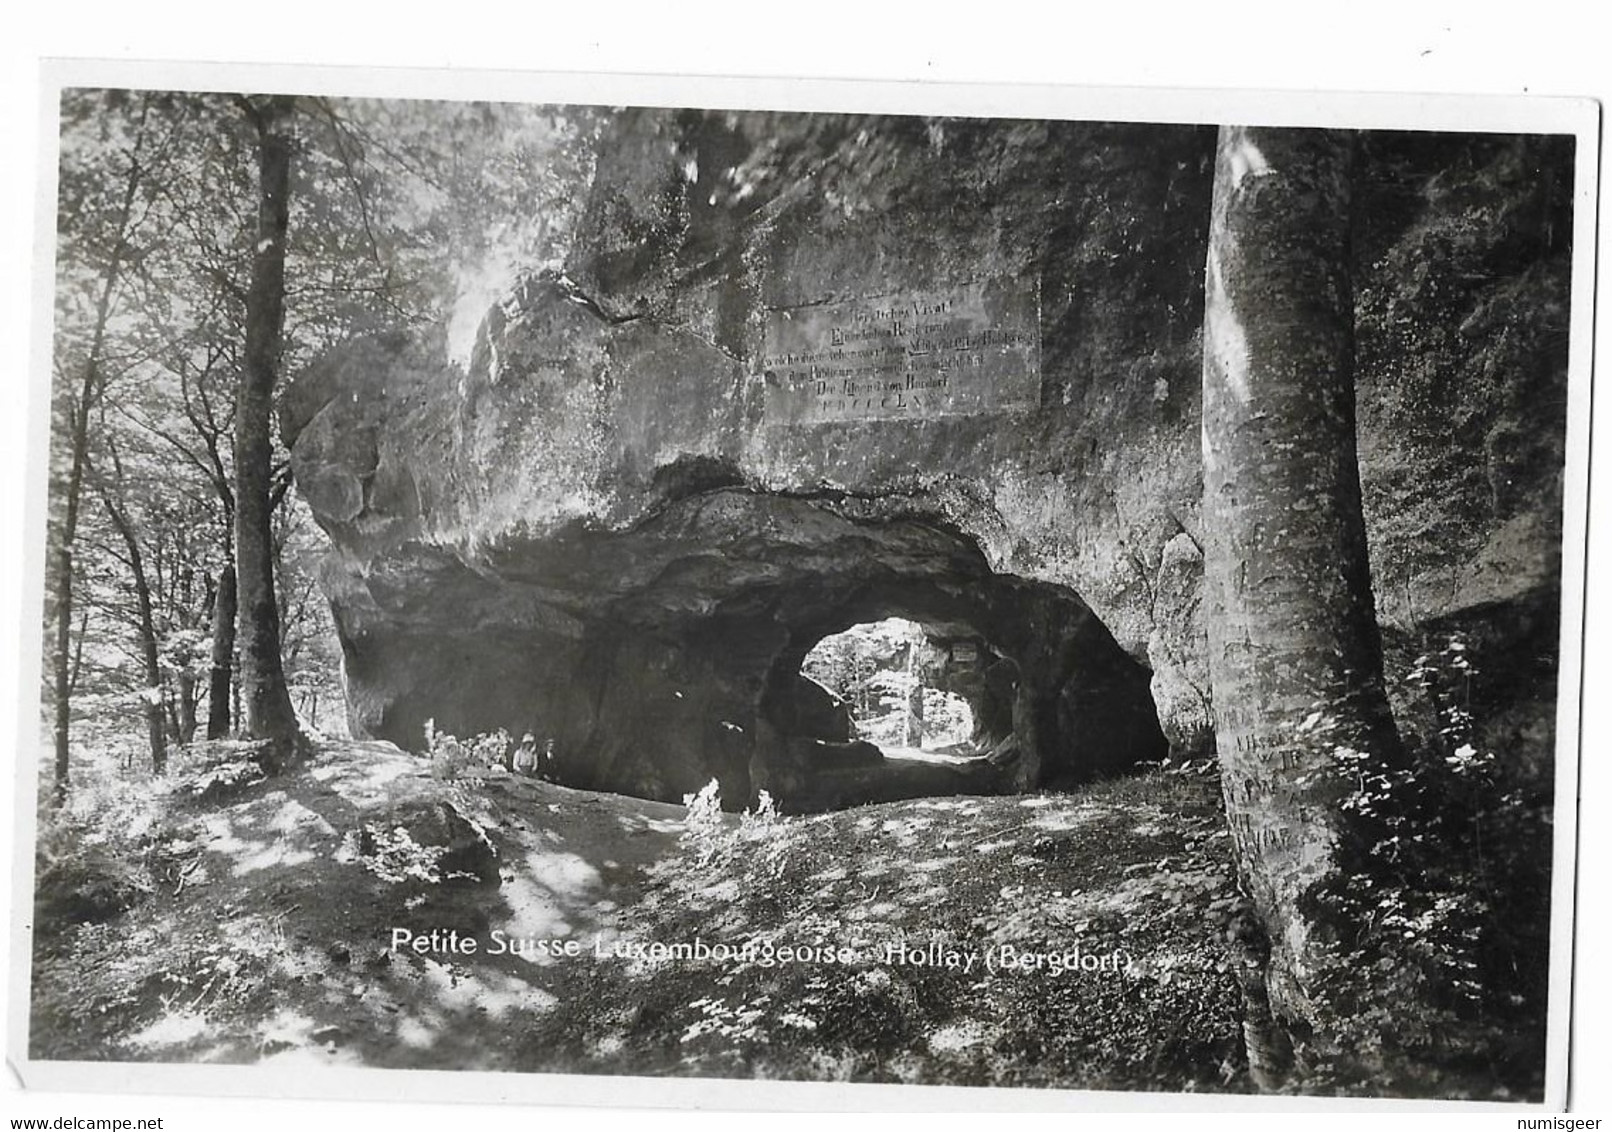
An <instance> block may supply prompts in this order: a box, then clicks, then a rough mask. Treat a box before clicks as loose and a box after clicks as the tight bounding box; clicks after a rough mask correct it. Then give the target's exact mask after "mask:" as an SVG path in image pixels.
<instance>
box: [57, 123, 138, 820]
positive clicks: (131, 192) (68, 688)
mask: <svg viewBox="0 0 1612 1132" xmlns="http://www.w3.org/2000/svg"><path fill="white" fill-rule="evenodd" d="M141 125H142V128H143V126H144V119H143V118H142V120H141ZM143 175H144V173H143V171H142V169H141V167H140V165H139V164H138V162H137V161H136V162H132V163H131V165H130V168H129V177H128V182H127V183H126V185H125V186H124V191H123V200H122V205H121V211H120V214H119V217H118V225H117V236H116V241H115V243H114V245H113V247H112V252H111V256H110V258H109V260H108V262H107V267H106V274H105V275H104V276H103V277H102V280H101V289H100V292H99V294H98V295H97V296H96V306H95V325H94V328H93V329H92V331H91V336H90V346H89V352H88V355H87V356H86V357H85V359H84V368H83V372H82V375H81V379H80V381H79V386H78V394H77V397H76V399H75V400H74V401H73V402H72V405H71V408H70V420H69V433H70V440H69V444H70V447H71V455H70V456H69V460H68V469H67V480H66V484H65V486H64V487H63V490H62V497H61V508H62V511H61V525H60V527H59V528H58V530H57V532H56V542H55V545H54V547H53V548H52V550H53V552H52V554H51V563H50V608H49V609H48V610H47V614H46V616H47V619H48V620H49V621H51V622H52V623H53V624H54V629H55V633H54V637H53V640H52V642H51V657H50V664H51V690H52V696H53V699H54V703H53V705H52V707H53V710H54V720H53V722H54V728H53V732H54V734H53V739H54V744H55V756H56V758H55V762H56V766H55V770H56V792H55V793H56V802H57V804H58V805H60V804H61V803H63V802H65V801H66V800H67V793H68V789H69V785H70V779H71V774H72V771H71V757H70V752H71V748H72V719H73V667H74V665H73V581H74V573H75V564H74V559H73V546H74V543H75V542H76V541H77V540H78V514H79V507H80V505H81V501H82V499H83V494H84V468H85V464H86V462H87V460H88V458H89V435H90V415H91V409H92V408H93V407H94V405H95V402H96V399H97V398H99V397H100V395H101V385H102V381H101V361H102V355H103V353H104V351H105V349H106V331H107V323H108V322H109V321H110V319H111V316H112V298H113V296H114V295H115V294H116V293H117V288H118V282H119V280H120V279H121V277H122V270H123V257H124V254H125V251H126V248H125V244H124V241H125V239H126V229H127V228H128V225H129V216H130V214H131V213H132V211H133V208H134V198H135V193H136V192H137V191H138V188H139V184H140V179H141V177H142V176H143Z"/></svg>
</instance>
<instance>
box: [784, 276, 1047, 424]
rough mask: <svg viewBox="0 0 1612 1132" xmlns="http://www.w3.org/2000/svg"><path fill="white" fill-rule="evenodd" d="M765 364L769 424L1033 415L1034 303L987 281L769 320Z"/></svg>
mask: <svg viewBox="0 0 1612 1132" xmlns="http://www.w3.org/2000/svg"><path fill="white" fill-rule="evenodd" d="M762 367H763V371H764V374H765V378H766V420H767V423H768V424H818V423H822V422H825V421H858V420H900V419H906V418H920V417H946V416H960V415H964V414H968V413H986V412H1003V411H1008V410H1013V409H1033V408H1035V407H1036V406H1037V405H1038V404H1040V398H1041V311H1040V301H1039V296H1038V295H1037V294H1036V291H1035V288H1034V287H1033V286H1032V285H1027V284H1025V283H1022V282H1020V281H1018V280H1013V279H993V280H984V281H980V282H974V283H964V284H959V285H956V286H953V287H948V288H944V289H937V290H933V291H907V292H902V293H899V294H894V295H885V296H881V297H878V298H871V299H857V300H852V301H847V302H838V303H823V304H820V305H817V306H807V307H794V308H791V309H788V310H778V311H773V312H771V313H770V314H769V315H768V318H767V338H766V343H765V346H764V348H763V353H762Z"/></svg>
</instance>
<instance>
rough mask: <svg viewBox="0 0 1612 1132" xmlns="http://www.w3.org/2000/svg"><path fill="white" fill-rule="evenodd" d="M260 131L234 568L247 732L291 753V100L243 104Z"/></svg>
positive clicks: (238, 429) (240, 403)
mask: <svg viewBox="0 0 1612 1132" xmlns="http://www.w3.org/2000/svg"><path fill="white" fill-rule="evenodd" d="M243 101H244V104H245V112H246V114H247V116H248V118H249V120H250V121H251V122H252V125H253V126H254V128H255V129H256V131H257V148H258V176H259V194H258V231H257V237H258V238H257V245H256V247H255V249H254V254H253V256H252V282H251V288H250V290H249V291H248V293H247V301H246V342H245V351H244V358H243V363H244V365H243V373H242V374H241V382H240V387H239V389H238V391H237V396H236V411H235V563H236V585H237V589H238V596H239V610H238V618H237V620H238V628H237V632H238V634H239V640H240V648H241V671H240V690H241V701H242V713H241V714H242V717H243V718H242V719H241V720H240V724H241V728H242V730H243V732H244V733H245V734H246V735H247V736H249V737H250V738H253V739H268V740H271V741H273V742H274V743H275V745H276V746H277V747H281V748H282V749H283V750H285V751H287V752H289V750H290V748H291V747H292V746H293V745H294V743H295V741H296V738H297V718H296V713H295V712H294V711H293V710H292V707H291V697H290V695H289V694H288V693H287V690H286V683H285V671H284V667H283V663H282V660H281V655H280V613H279V607H278V604H277V602H276V600H275V586H274V539H273V533H272V530H271V517H272V513H273V504H272V502H271V500H270V490H271V482H270V481H271V456H272V446H271V437H270V419H271V418H270V409H271V406H272V403H273V396H274V386H275V382H276V380H277V379H278V377H279V369H280V345H281V332H282V329H283V325H284V321H285V254H286V230H287V228H288V226H289V222H290V196H291V156H292V148H293V139H292V137H291V133H290V119H291V113H292V100H291V99H290V98H286V97H279V96H277V97H271V98H264V99H257V100H243Z"/></svg>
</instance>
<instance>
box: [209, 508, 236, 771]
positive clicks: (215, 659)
mask: <svg viewBox="0 0 1612 1132" xmlns="http://www.w3.org/2000/svg"><path fill="white" fill-rule="evenodd" d="M231 541H233V540H231ZM233 552H234V551H233V548H231V553H233ZM235 604H236V602H235V564H234V563H233V562H226V563H225V564H224V568H223V569H222V570H220V571H219V572H218V591H217V593H215V594H214V596H213V655H212V668H211V670H210V671H209V673H208V686H207V737H208V738H209V739H222V738H224V737H225V736H226V735H228V734H229V730H230V726H231V718H232V717H231V713H230V707H231V704H230V690H231V685H233V684H234V679H233V677H234V673H235Z"/></svg>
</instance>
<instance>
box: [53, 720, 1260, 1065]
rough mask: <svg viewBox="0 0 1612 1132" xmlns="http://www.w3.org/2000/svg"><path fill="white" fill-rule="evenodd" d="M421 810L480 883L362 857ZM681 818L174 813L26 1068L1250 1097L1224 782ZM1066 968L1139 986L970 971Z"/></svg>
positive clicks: (349, 800)
mask: <svg viewBox="0 0 1612 1132" xmlns="http://www.w3.org/2000/svg"><path fill="white" fill-rule="evenodd" d="M439 803H446V804H448V805H451V806H452V807H453V808H454V810H455V812H456V813H458V814H459V815H462V817H463V818H464V819H466V820H467V821H468V822H470V823H473V825H474V827H475V828H476V829H478V830H479V831H481V833H482V834H484V835H485V837H486V839H487V840H488V842H490V844H491V845H492V846H493V847H494V848H495V849H496V852H497V858H496V864H497V883H493V881H492V877H491V876H490V875H487V876H482V877H479V878H478V877H477V876H475V875H470V874H465V875H449V876H433V875H430V872H429V870H425V871H424V872H423V873H422V872H418V871H415V872H411V871H410V870H411V869H413V868H415V866H417V865H418V862H417V861H415V860H413V859H412V858H406V857H399V858H398V859H396V860H394V861H392V862H390V866H389V867H381V865H380V864H379V863H378V862H377V860H376V859H375V858H374V856H373V855H372V856H370V857H366V856H365V849H364V846H365V844H369V845H370V846H371V851H372V852H373V845H374V844H379V843H381V842H386V843H387V844H392V842H387V841H386V838H387V836H388V831H387V826H388V824H389V823H391V822H393V821H394V820H397V819H396V815H397V814H400V813H404V812H418V811H419V809H420V807H421V806H436V805H438V804H439ZM685 817H686V811H685V810H684V808H683V807H681V806H672V805H665V804H660V803H652V802H644V801H640V800H637V799H630V798H624V797H618V796H613V795H605V794H593V793H588V792H583V791H575V790H569V789H566V788H563V787H558V786H553V785H550V784H547V783H543V782H539V781H535V780H531V779H517V778H513V777H511V776H509V775H506V774H501V773H491V772H489V773H487V774H485V775H483V776H481V777H463V778H456V779H454V780H451V781H448V780H443V779H440V778H436V777H433V776H432V774H431V771H430V766H429V764H428V763H426V762H425V761H423V760H420V759H416V758H412V757H410V756H408V755H405V754H403V753H402V752H400V751H398V750H397V749H396V748H393V747H390V746H389V745H386V744H373V743H351V744H343V745H339V746H336V747H334V748H332V749H330V750H327V751H326V752H324V753H323V754H322V755H321V757H320V758H319V759H317V760H316V761H315V762H313V763H312V764H310V765H308V766H306V767H304V768H302V769H301V770H300V771H298V772H297V773H294V774H291V775H287V776H284V777H282V778H279V779H275V780H272V781H269V782H265V783H260V784H258V785H257V786H255V787H253V788H252V789H251V790H249V791H247V792H246V793H244V794H243V795H241V796H240V797H239V798H238V799H237V800H236V801H234V802H232V803H230V804H227V805H222V806H211V807H202V806H199V805H197V804H196V803H194V802H185V801H183V800H177V801H175V803H174V804H173V806H172V813H171V814H170V821H171V823H172V825H173V829H174V836H175V838H176V840H175V841H174V842H173V844H175V845H188V846H190V847H191V851H190V853H189V855H188V856H187V857H186V858H185V861H184V863H183V865H182V867H181V868H180V869H179V870H178V872H177V873H176V874H175V875H176V876H177V877H178V879H177V881H176V882H175V883H173V884H165V885H163V886H160V887H158V888H157V889H156V890H155V891H153V892H152V893H151V894H150V895H149V897H148V898H147V899H146V900H144V901H143V902H142V903H140V904H139V905H138V906H136V907H135V908H134V909H132V910H131V911H129V912H128V913H126V914H125V915H124V916H123V917H121V918H120V919H119V920H118V921H117V922H115V923H114V924H111V925H82V926H80V927H79V928H75V929H73V930H72V931H70V932H67V933H64V935H63V936H62V937H61V938H59V939H57V940H55V941H54V943H52V944H51V945H50V946H46V947H43V948H42V950H41V955H40V961H39V963H38V964H37V967H36V976H37V977H38V985H39V986H40V987H41V993H40V994H38V995H36V1002H35V1013H34V1031H33V1051H34V1054H35V1056H38V1057H75V1058H93V1059H127V1060H162V1061H185V1062H193V1061H224V1062H272V1063H276V1064H279V1063H286V1062H290V1063H294V1064H307V1065H310V1066H312V1065H327V1064H332V1065H369V1066H397V1067H418V1068H433V1069H482V1070H520V1071H544V1070H548V1071H569V1072H591V1073H635V1074H643V1073H651V1074H653V1073H677V1074H708V1075H711V1074H714V1075H736V1076H780V1077H800V1078H831V1079H835V1078H845V1079H859V1080H862V1079H865V1080H886V1081H911V1082H921V1083H976V1084H1040V1085H1062V1086H1071V1087H1072V1086H1090V1087H1131V1088H1136V1087H1149V1088H1152V1087H1158V1088H1186V1087H1191V1088H1201V1087H1221V1088H1223V1087H1227V1085H1228V1084H1230V1085H1231V1086H1232V1087H1236V1083H1237V1079H1238V1078H1237V1074H1238V1072H1239V1070H1238V1067H1237V1061H1236V1049H1237V1042H1236V1040H1235V1038H1236V1010H1235V1002H1234V992H1233V988H1232V984H1231V983H1230V980H1229V977H1228V976H1226V975H1225V972H1224V964H1223V959H1222V957H1221V955H1220V952H1219V950H1218V944H1217V943H1216V941H1215V936H1214V930H1213V928H1212V924H1213V921H1214V917H1215V915H1216V913H1217V910H1218V909H1221V908H1223V907H1224V905H1225V904H1226V903H1227V902H1228V901H1229V899H1230V889H1229V868H1228V866H1227V862H1226V859H1225V848H1224V841H1223V838H1224V833H1223V831H1221V829H1220V827H1221V825H1222V824H1223V823H1222V822H1221V819H1220V817H1219V814H1218V812H1217V810H1216V808H1215V804H1214V792H1213V790H1212V784H1208V786H1205V784H1201V783H1198V784H1187V785H1186V786H1185V787H1183V786H1182V785H1181V784H1179V783H1177V782H1174V781H1171V780H1167V779H1163V778H1160V779H1159V780H1158V781H1157V782H1155V784H1154V785H1153V786H1152V787H1150V788H1148V789H1144V790H1143V791H1142V792H1141V793H1140V794H1136V795H1134V796H1128V795H1126V793H1125V792H1124V791H1123V790H1118V789H1112V790H1105V789H1104V788H1097V789H1095V790H1093V791H1090V792H1087V793H1085V794H1083V795H1080V796H1063V795H1048V796H1035V797H1009V798H985V797H951V798H920V799H915V800H911V801H907V802H898V803H890V804H885V805H878V806H867V807H861V808H858V809H854V810H849V811H843V812H839V813H833V814H822V815H817V816H813V817H808V818H771V819H767V820H761V819H755V818H750V819H745V820H744V821H741V820H740V819H739V818H737V817H736V816H735V815H731V814H729V815H720V816H718V817H717V818H716V820H715V821H714V823H712V824H709V825H707V826H706V827H704V829H703V831H701V832H698V833H697V834H696V833H694V832H692V831H691V826H690V824H689V823H688V822H686V821H685ZM365 838H368V842H366V841H365ZM467 941H470V942H473V943H474V950H471V948H470V942H467ZM656 945H659V946H661V947H663V948H666V949H670V948H673V947H677V946H682V947H684V948H685V949H686V950H685V951H684V952H683V953H682V954H671V953H670V952H669V951H667V952H662V953H657V952H655V951H653V950H651V948H652V947H654V946H656ZM696 945H697V946H699V947H703V948H705V949H706V951H705V952H704V953H701V952H699V951H697V950H694V949H695V947H696ZM718 945H720V946H723V947H726V948H729V949H731V953H730V954H725V955H720V956H718V955H713V953H712V952H711V951H710V949H711V948H713V947H716V946H718ZM803 947H804V948H808V949H811V952H812V954H813V956H815V958H813V959H812V960H811V961H807V962H803V961H794V960H791V961H787V962H777V961H775V954H776V949H779V948H796V949H799V948H803ZM567 948H569V951H567ZM746 949H748V950H746ZM758 949H759V950H758ZM1004 949H1006V950H1004ZM1080 950H1084V951H1085V952H1087V953H1091V954H1103V955H1107V954H1112V953H1116V952H1123V953H1124V954H1125V957H1126V959H1125V964H1124V967H1123V970H1121V969H1119V968H1115V969H1112V970H1107V971H1105V972H1103V973H1102V974H1101V975H1100V976H1099V975H1097V974H1095V973H1090V972H1087V973H1082V972H1080V971H1078V970H1059V971H1052V970H1049V969H1048V968H1047V966H1046V963H1047V960H1046V959H1042V960H1040V961H1039V963H1040V965H1039V966H1038V967H1036V968H1035V969H1031V968H1028V967H1026V968H1023V969H1020V968H1019V967H1015V966H1012V965H1008V966H1002V965H1001V964H1000V963H997V964H996V965H994V966H993V965H992V964H991V963H989V962H987V960H988V958H994V959H997V960H999V959H1001V958H1002V957H1003V956H1008V955H1041V956H1044V957H1045V956H1058V957H1059V958H1058V959H1057V962H1059V963H1063V962H1065V961H1066V960H1067V959H1068V958H1069V957H1070V956H1074V955H1076V953H1077V952H1078V951H1080ZM825 951H827V952H835V953H836V957H833V958H830V959H827V960H824V959H823V958H822V955H823V953H824V952H825ZM769 956H773V957H774V958H769ZM970 956H972V958H970ZM1075 962H1076V963H1077V964H1078V962H1079V960H1078V957H1077V958H1076V959H1075ZM1217 963H1218V964H1219V965H1220V966H1219V968H1218V969H1217Z"/></svg>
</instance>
